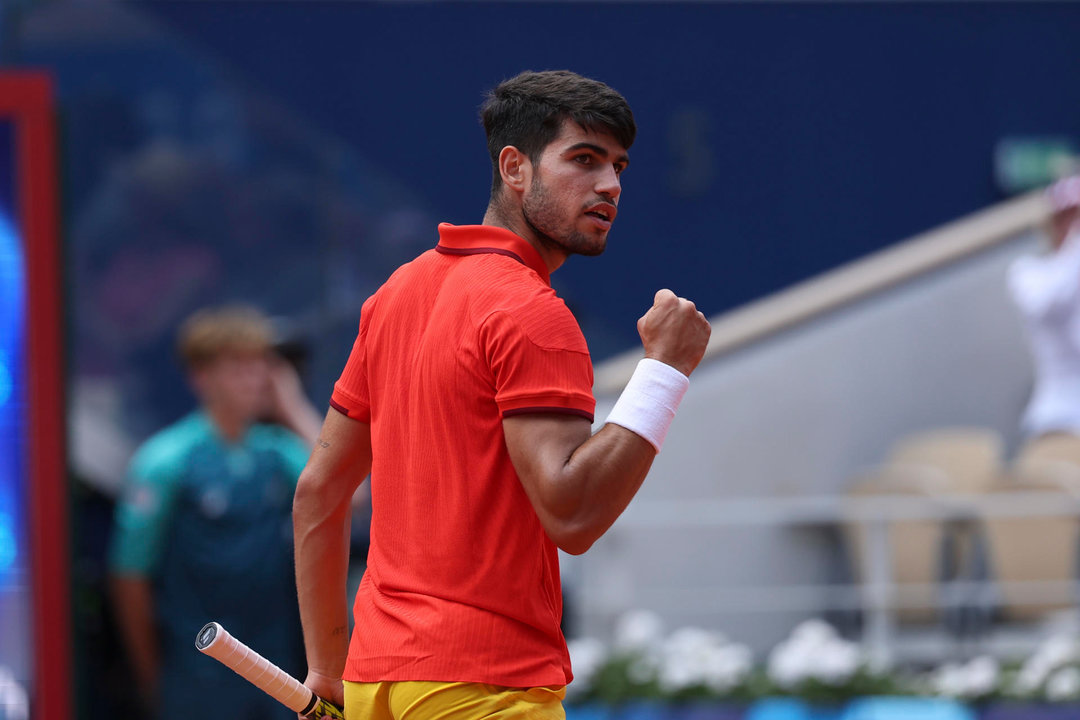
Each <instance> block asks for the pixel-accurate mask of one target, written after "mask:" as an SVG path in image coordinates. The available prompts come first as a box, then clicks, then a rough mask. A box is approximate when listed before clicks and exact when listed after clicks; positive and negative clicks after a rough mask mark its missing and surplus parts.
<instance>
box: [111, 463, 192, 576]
mask: <svg viewBox="0 0 1080 720" xmlns="http://www.w3.org/2000/svg"><path fill="white" fill-rule="evenodd" d="M150 450H151V449H148V448H144V449H143V450H141V451H140V452H139V453H137V454H136V456H135V459H134V460H133V461H132V464H131V468H130V470H129V471H128V477H127V481H126V483H125V485H124V490H123V494H122V495H121V497H120V500H119V502H118V503H117V504H116V511H115V524H114V530H113V537H112V541H111V545H110V548H109V566H110V568H111V569H112V570H113V571H114V572H119V573H122V574H135V575H150V574H152V573H153V571H154V569H155V568H156V567H157V563H158V561H159V560H160V558H161V552H162V550H163V549H164V540H165V534H166V532H167V530H168V527H169V522H170V520H171V517H172V511H173V506H174V501H175V497H176V486H177V478H178V477H179V473H178V470H179V468H178V467H176V466H175V465H174V464H172V463H169V462H168V461H167V459H166V458H162V457H153V456H152V453H151V452H150Z"/></svg>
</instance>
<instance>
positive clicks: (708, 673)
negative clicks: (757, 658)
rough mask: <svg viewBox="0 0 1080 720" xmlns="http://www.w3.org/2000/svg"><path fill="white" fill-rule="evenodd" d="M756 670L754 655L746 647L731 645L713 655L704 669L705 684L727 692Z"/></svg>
mask: <svg viewBox="0 0 1080 720" xmlns="http://www.w3.org/2000/svg"><path fill="white" fill-rule="evenodd" d="M753 669H754V655H753V653H752V652H750V648H748V647H746V646H745V645H738V644H735V643H731V644H728V645H725V646H724V647H722V648H720V649H719V650H717V651H716V652H714V653H713V654H712V656H711V657H710V658H709V661H708V662H707V663H706V665H705V667H704V674H705V684H706V685H708V686H709V688H710V689H711V690H714V691H716V692H727V691H728V690H730V689H732V688H733V687H735V686H736V685H738V684H739V683H741V682H743V681H744V680H746V678H747V677H748V676H749V675H750V672H751V671H752V670H753Z"/></svg>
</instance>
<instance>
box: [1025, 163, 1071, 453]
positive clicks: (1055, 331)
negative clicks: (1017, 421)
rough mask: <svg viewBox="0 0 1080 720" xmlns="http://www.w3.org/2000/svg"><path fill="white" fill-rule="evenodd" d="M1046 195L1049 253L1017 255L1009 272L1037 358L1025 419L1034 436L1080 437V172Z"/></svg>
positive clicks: (1028, 434) (1058, 184) (1028, 431)
mask: <svg viewBox="0 0 1080 720" xmlns="http://www.w3.org/2000/svg"><path fill="white" fill-rule="evenodd" d="M1047 195H1048V197H1049V200H1050V203H1051V205H1052V207H1053V214H1052V216H1051V218H1050V226H1049V228H1048V235H1049V241H1050V249H1049V252H1047V253H1045V254H1043V255H1039V256H1027V257H1022V258H1019V259H1017V260H1016V261H1015V262H1014V263H1013V264H1012V266H1011V267H1010V268H1009V275H1008V285H1009V291H1010V294H1011V295H1012V298H1013V302H1015V303H1016V306H1017V307H1018V308H1019V310H1020V312H1021V315H1022V316H1023V319H1024V323H1025V325H1026V329H1027V334H1028V338H1029V342H1030V346H1031V352H1032V356H1033V360H1034V363H1035V387H1034V390H1033V392H1032V396H1031V399H1030V401H1029V402H1028V405H1027V408H1026V409H1025V411H1024V417H1023V421H1022V429H1023V431H1024V434H1025V436H1027V437H1028V438H1031V439H1033V438H1037V437H1040V436H1043V435H1047V434H1052V433H1067V434H1072V435H1078V436H1080V222H1078V221H1080V176H1073V177H1069V178H1066V179H1064V180H1061V181H1059V182H1057V183H1055V184H1054V185H1052V186H1051V187H1050V188H1049V190H1048V191H1047Z"/></svg>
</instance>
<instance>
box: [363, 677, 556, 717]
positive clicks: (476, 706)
mask: <svg viewBox="0 0 1080 720" xmlns="http://www.w3.org/2000/svg"><path fill="white" fill-rule="evenodd" d="M564 697H566V688H565V687H557V688H546V687H538V688H507V687H500V686H498V685H481V684H479V683H459V682H451V683H442V682H413V681H408V682H377V683H353V682H346V683H345V718H346V720H476V718H485V719H487V718H492V720H510V719H511V718H513V719H514V720H517V719H518V718H521V719H522V720H566V712H565V711H564V710H563V706H562V701H563V698H564Z"/></svg>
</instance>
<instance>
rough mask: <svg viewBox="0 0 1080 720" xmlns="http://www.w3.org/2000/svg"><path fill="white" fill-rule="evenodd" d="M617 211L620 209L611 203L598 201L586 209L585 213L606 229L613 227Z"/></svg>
mask: <svg viewBox="0 0 1080 720" xmlns="http://www.w3.org/2000/svg"><path fill="white" fill-rule="evenodd" d="M617 212H618V209H617V208H616V207H615V206H614V205H612V204H611V203H596V204H595V205H591V206H589V207H588V208H587V209H586V210H585V214H586V215H588V216H589V217H590V218H592V219H593V221H594V222H595V223H596V224H597V225H599V226H600V227H602V228H604V229H605V230H606V229H608V228H610V227H611V223H612V221H613V220H614V219H615V215H616V213H617Z"/></svg>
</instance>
